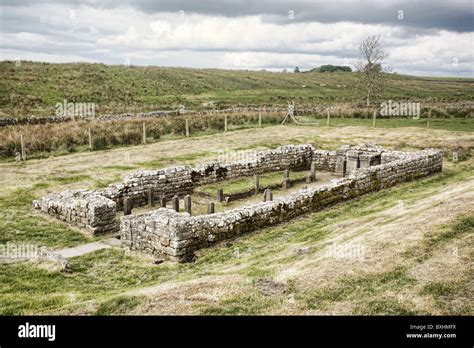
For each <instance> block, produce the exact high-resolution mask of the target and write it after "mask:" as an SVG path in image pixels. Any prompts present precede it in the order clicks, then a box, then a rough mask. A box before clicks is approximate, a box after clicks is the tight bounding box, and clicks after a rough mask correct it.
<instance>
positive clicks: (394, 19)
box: [3, 0, 474, 32]
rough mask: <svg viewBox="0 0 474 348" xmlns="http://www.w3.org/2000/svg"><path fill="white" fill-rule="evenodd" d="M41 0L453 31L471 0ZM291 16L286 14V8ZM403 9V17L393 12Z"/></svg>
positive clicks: (467, 20)
mask: <svg viewBox="0 0 474 348" xmlns="http://www.w3.org/2000/svg"><path fill="white" fill-rule="evenodd" d="M3 2H4V4H5V5H9V6H28V5H31V4H35V3H36V1H33V0H19V1H17V0H4V1H3ZM44 3H61V4H68V5H70V6H76V7H77V6H81V5H87V6H91V7H95V8H105V9H107V8H114V7H119V6H131V7H133V8H136V9H138V10H140V11H143V12H146V13H159V12H178V11H180V10H183V11H185V13H198V14H206V15H220V16H227V17H239V16H247V15H264V18H266V20H268V21H270V22H274V23H279V24H285V23H293V22H311V21H317V22H321V23H334V22H339V21H350V22H357V23H365V24H389V25H395V26H401V27H403V26H411V27H417V28H438V29H445V30H451V31H457V32H468V31H472V29H473V18H474V16H473V13H474V11H473V4H472V1H471V0H451V1H441V0H415V1H409V0H358V1H356V0H333V1H330V0H324V1H321V0H313V1H311V0H306V1H298V0H286V1H285V0H260V1H259V0H202V1H196V0H160V1H148V0H126V1H121V2H117V1H114V0H102V1H95V0H82V1H80V0H49V1H45V2H44ZM290 10H292V11H294V19H291V20H290V19H289V18H288V15H289V11H290ZM400 10H402V11H403V17H404V19H403V20H400V19H398V14H399V13H398V11H400Z"/></svg>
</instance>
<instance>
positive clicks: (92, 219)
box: [33, 190, 118, 235]
mask: <svg viewBox="0 0 474 348" xmlns="http://www.w3.org/2000/svg"><path fill="white" fill-rule="evenodd" d="M33 207H34V208H35V209H38V210H40V211H41V212H43V213H46V214H48V215H51V216H53V217H55V218H57V219H59V220H62V221H65V222H67V223H70V224H73V225H75V226H78V227H81V228H84V229H86V230H87V231H88V232H89V233H91V234H93V235H98V234H104V233H108V232H114V231H117V230H118V221H117V220H116V217H115V215H116V205H115V202H114V201H112V200H110V199H108V198H106V197H103V196H101V195H99V194H97V193H95V192H94V191H87V190H71V191H65V192H61V193H55V194H52V195H48V196H45V197H43V198H41V199H39V200H36V201H33Z"/></svg>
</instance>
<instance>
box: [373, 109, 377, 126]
mask: <svg viewBox="0 0 474 348" xmlns="http://www.w3.org/2000/svg"><path fill="white" fill-rule="evenodd" d="M376 124H377V110H374V117H373V119H372V127H374V128H375V127H376Z"/></svg>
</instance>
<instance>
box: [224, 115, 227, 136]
mask: <svg viewBox="0 0 474 348" xmlns="http://www.w3.org/2000/svg"><path fill="white" fill-rule="evenodd" d="M224 132H227V115H225V116H224Z"/></svg>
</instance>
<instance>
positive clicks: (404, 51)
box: [1, 4, 473, 76]
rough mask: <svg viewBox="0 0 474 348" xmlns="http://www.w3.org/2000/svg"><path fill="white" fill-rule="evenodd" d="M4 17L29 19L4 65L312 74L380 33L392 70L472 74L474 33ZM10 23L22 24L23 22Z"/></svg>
mask: <svg viewBox="0 0 474 348" xmlns="http://www.w3.org/2000/svg"><path fill="white" fill-rule="evenodd" d="M4 11H5V14H6V17H7V18H22V17H23V18H27V19H29V20H25V21H22V22H21V23H22V24H21V25H20V26H19V27H18V28H16V27H15V28H13V27H12V28H10V29H9V30H8V32H6V33H2V34H3V35H2V42H1V51H2V54H3V57H4V58H3V59H11V57H12V52H15V54H19V55H21V57H31V59H32V60H46V61H77V60H82V61H98V62H104V63H110V64H123V62H124V59H125V58H127V57H128V58H129V59H130V60H131V64H135V65H142V64H143V65H145V64H154V65H164V66H194V67H218V68H246V69H261V68H274V69H277V68H281V67H287V68H291V67H294V66H300V67H301V68H311V67H315V66H318V65H321V64H350V65H353V64H354V63H355V60H356V57H357V48H358V44H359V42H360V41H361V40H362V39H363V38H365V37H367V36H368V35H374V34H378V35H381V37H382V39H383V41H384V43H385V44H386V48H387V50H388V51H389V52H390V58H389V61H390V64H391V65H392V66H393V67H394V70H395V71H398V72H404V73H412V72H413V73H419V72H420V71H421V72H426V73H427V74H437V75H459V76H472V75H473V72H472V66H473V50H472V48H473V46H472V45H473V44H472V42H473V33H472V32H465V33H458V32H450V31H446V30H436V29H430V30H413V28H410V27H403V26H400V27H399V26H393V25H389V24H363V23H355V22H336V23H319V22H309V21H306V22H291V21H287V22H282V23H277V22H267V21H265V20H264V17H263V15H248V16H241V17H224V16H218V15H203V14H188V13H186V15H185V16H184V17H183V16H179V14H178V13H171V12H162V13H152V14H147V13H145V12H141V11H139V10H137V9H135V8H132V7H129V6H128V7H126V6H119V7H114V8H99V7H97V8H93V7H90V6H84V5H82V6H77V7H74V6H72V5H65V4H55V5H53V4H44V5H43V4H34V5H32V6H30V7H9V6H5V7H4ZM71 11H73V12H71ZM71 13H73V16H71ZM35 20H36V21H35ZM13 24H14V25H17V26H18V21H16V22H15V21H14V22H13ZM20 53H21V54H20ZM21 59H24V58H21ZM454 62H456V64H453V63H454Z"/></svg>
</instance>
